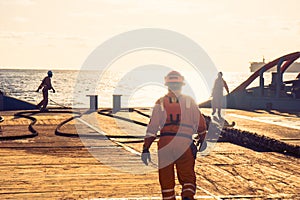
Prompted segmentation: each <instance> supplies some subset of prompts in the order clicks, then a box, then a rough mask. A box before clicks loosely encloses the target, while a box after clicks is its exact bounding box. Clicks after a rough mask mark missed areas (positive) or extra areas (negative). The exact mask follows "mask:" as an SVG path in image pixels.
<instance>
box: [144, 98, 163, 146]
mask: <svg viewBox="0 0 300 200" xmlns="http://www.w3.org/2000/svg"><path fill="white" fill-rule="evenodd" d="M165 118H166V117H165V111H163V110H162V109H161V105H160V102H159V101H157V102H156V103H155V106H154V108H153V111H152V115H151V118H150V122H149V124H148V126H147V130H146V136H145V139H144V146H143V148H144V149H145V148H147V149H149V148H150V146H151V144H152V142H153V141H154V140H155V138H156V136H157V132H158V131H160V129H161V128H162V126H163V125H164V123H165Z"/></svg>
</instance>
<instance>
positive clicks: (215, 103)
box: [211, 72, 229, 119]
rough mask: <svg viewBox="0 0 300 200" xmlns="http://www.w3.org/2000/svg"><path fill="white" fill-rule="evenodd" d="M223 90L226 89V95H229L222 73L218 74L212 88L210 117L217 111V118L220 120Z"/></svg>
mask: <svg viewBox="0 0 300 200" xmlns="http://www.w3.org/2000/svg"><path fill="white" fill-rule="evenodd" d="M223 88H225V89H226V91H227V94H229V88H228V85H227V83H226V81H225V80H224V79H223V73H222V72H219V73H218V78H217V79H216V80H215V83H214V87H213V90H212V101H211V106H212V115H214V114H215V113H216V110H217V109H218V116H219V118H220V119H221V109H222V105H223V99H224V96H223Z"/></svg>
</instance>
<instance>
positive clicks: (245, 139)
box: [0, 108, 300, 157]
mask: <svg viewBox="0 0 300 200" xmlns="http://www.w3.org/2000/svg"><path fill="white" fill-rule="evenodd" d="M129 112H136V113H138V114H140V115H142V116H145V117H148V118H149V117H150V116H149V115H147V114H145V113H143V112H141V111H139V110H136V109H134V108H131V109H129ZM39 113H43V112H40V111H24V112H18V113H16V114H15V116H16V117H23V118H26V119H29V120H31V123H30V124H29V126H28V130H29V131H30V132H31V134H27V135H17V136H2V137H0V141H3V140H17V139H26V138H33V137H36V136H38V132H37V131H36V130H35V129H34V127H33V126H34V125H35V123H36V122H37V120H36V118H34V117H32V116H30V115H33V114H39ZM47 113H69V114H75V116H72V117H70V118H68V119H66V120H64V121H63V122H61V123H60V124H58V125H57V127H56V129H55V135H57V136H64V137H89V138H99V139H101V138H107V139H112V138H117V139H134V140H132V141H124V142H122V143H135V142H142V141H143V140H141V139H143V138H144V137H143V136H132V135H99V134H98V135H95V134H78V133H65V132H62V131H60V129H61V127H62V126H63V125H65V124H67V123H69V122H70V121H72V120H74V119H76V118H80V117H81V116H82V115H83V114H82V113H80V112H73V111H65V110H55V111H53V110H51V111H48V112H47ZM27 114H29V115H27ZM98 114H101V115H104V116H107V117H112V118H116V119H120V120H123V121H127V122H130V123H134V124H137V125H140V126H147V124H146V123H143V122H140V121H136V120H131V119H128V118H125V117H121V116H117V115H113V114H112V110H111V109H105V110H100V111H98ZM205 119H206V123H207V124H210V122H211V119H210V117H209V116H205ZM158 137H159V136H158ZM137 139H140V140H137ZM220 139H221V141H224V140H225V141H228V142H231V143H233V144H237V145H240V146H243V147H246V148H250V149H253V150H256V151H274V152H279V153H283V154H288V155H292V156H296V157H300V146H296V145H292V144H288V143H285V142H281V141H279V140H276V139H273V138H269V137H267V136H263V135H259V134H256V133H252V132H248V131H243V130H239V129H235V128H232V127H223V129H222V131H221V134H220Z"/></svg>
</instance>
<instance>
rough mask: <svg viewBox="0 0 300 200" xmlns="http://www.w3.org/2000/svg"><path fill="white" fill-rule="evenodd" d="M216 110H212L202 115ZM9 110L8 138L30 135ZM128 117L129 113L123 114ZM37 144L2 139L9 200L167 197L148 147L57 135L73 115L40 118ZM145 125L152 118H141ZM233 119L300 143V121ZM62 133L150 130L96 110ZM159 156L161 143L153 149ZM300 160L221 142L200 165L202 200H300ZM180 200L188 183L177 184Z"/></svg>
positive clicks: (257, 115) (3, 193)
mask: <svg viewBox="0 0 300 200" xmlns="http://www.w3.org/2000/svg"><path fill="white" fill-rule="evenodd" d="M201 111H203V112H204V113H210V110H208V109H203V110H201ZM14 113H15V112H13V111H7V112H1V115H2V116H4V118H5V120H4V122H2V123H1V124H0V125H1V127H2V133H1V134H2V136H7V135H18V134H22V133H25V134H29V131H28V125H29V123H30V120H28V119H25V118H16V117H14ZM120 114H121V115H125V116H127V114H128V113H120ZM32 116H33V117H35V118H36V119H37V123H36V124H35V125H34V128H35V129H36V130H37V131H38V133H39V135H38V136H37V137H34V138H31V139H22V140H13V141H1V142H0V145H1V147H0V156H1V163H0V171H1V173H0V177H1V178H0V185H1V187H0V198H1V199H93V198H114V199H118V198H126V199H161V197H160V186H159V182H158V175H157V169H156V166H155V164H152V165H149V166H144V165H143V163H142V162H141V161H140V155H139V154H140V152H141V149H142V143H138V142H130V141H128V139H108V138H104V139H103V138H102V139H99V138H98V139H97V138H72V137H61V136H56V135H55V134H54V131H55V128H56V127H57V125H58V124H59V123H61V122H62V121H64V120H65V119H67V118H69V117H71V116H72V114H58V113H40V114H35V115H32ZM129 116H130V117H131V118H134V119H136V120H139V121H143V122H148V119H147V118H145V117H142V116H141V115H138V114H136V113H130V114H129ZM225 118H226V119H227V120H229V121H235V122H236V128H239V129H242V130H248V131H251V132H256V133H258V134H263V135H267V136H269V137H272V138H275V139H278V140H281V141H285V142H290V143H293V144H295V145H299V140H300V131H299V124H297V122H298V121H299V116H296V115H291V114H278V113H273V114H270V113H263V112H248V111H239V110H227V111H226V116H225ZM61 131H63V132H68V133H75V132H76V131H79V132H80V133H82V134H86V133H89V134H99V132H101V133H102V134H103V133H105V134H109V135H143V134H144V132H145V128H144V127H141V126H138V125H136V124H132V123H129V122H120V121H115V119H113V118H110V117H107V116H102V115H99V114H97V113H95V112H94V113H90V114H87V115H85V116H83V117H82V118H81V119H80V120H78V119H77V120H73V121H71V122H69V123H68V124H66V125H64V126H63V127H62V128H61ZM151 151H152V153H153V160H154V161H155V160H156V159H155V156H154V154H155V153H156V152H157V150H156V142H155V143H154V144H153V146H152V147H151ZM299 166H300V160H299V158H296V157H293V156H289V155H284V154H281V153H276V152H258V151H254V150H251V149H249V148H245V147H242V146H238V145H235V144H231V143H229V142H218V143H217V144H216V145H215V148H214V150H213V152H211V153H210V154H209V155H207V156H201V155H198V158H197V160H196V167H195V169H196V173H197V185H198V186H197V194H196V197H197V199H244V198H250V199H260V198H270V199H272V198H274V199H278V198H283V199H284V198H286V199H296V198H297V197H299V196H300V171H299ZM176 195H177V196H178V197H179V196H180V185H179V183H178V182H177V184H176Z"/></svg>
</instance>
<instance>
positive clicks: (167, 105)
mask: <svg viewBox="0 0 300 200" xmlns="http://www.w3.org/2000/svg"><path fill="white" fill-rule="evenodd" d="M165 85H166V86H168V94H167V95H165V96H164V97H162V98H160V99H159V100H157V102H156V103H155V106H154V108H153V112H152V116H151V119H150V122H149V125H148V127H147V132H146V136H145V139H144V145H143V153H142V161H143V162H144V163H145V164H146V165H148V162H151V157H150V153H149V148H150V146H151V144H152V142H153V141H154V140H155V138H156V135H157V132H158V131H160V139H159V142H158V167H159V170H158V172H159V182H160V185H161V192H162V197H163V199H169V200H175V199H176V197H175V191H174V187H175V174H174V166H176V169H177V176H178V179H179V182H180V184H181V185H182V192H181V196H182V199H184V200H193V199H194V195H195V193H196V175H195V171H194V165H195V159H196V157H195V156H196V154H197V148H196V146H195V145H194V143H193V139H192V135H193V134H195V133H198V136H199V137H200V138H201V140H204V138H205V134H206V124H205V119H204V117H203V116H202V114H201V113H200V111H199V109H198V106H197V104H196V103H195V101H194V100H193V99H192V98H191V97H189V96H186V95H182V94H181V89H182V86H183V85H184V77H183V76H182V75H181V74H180V73H179V72H177V71H171V72H170V73H168V75H167V76H166V77H165Z"/></svg>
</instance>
